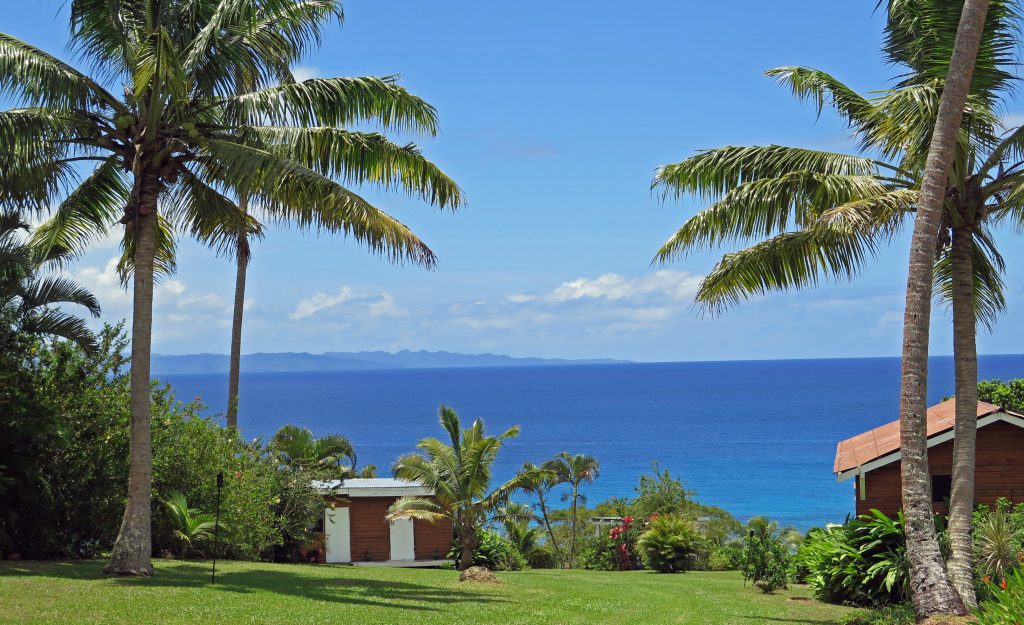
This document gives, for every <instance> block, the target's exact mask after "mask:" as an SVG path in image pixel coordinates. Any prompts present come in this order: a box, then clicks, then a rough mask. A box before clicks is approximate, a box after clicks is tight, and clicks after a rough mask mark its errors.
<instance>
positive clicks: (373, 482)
mask: <svg viewBox="0 0 1024 625" xmlns="http://www.w3.org/2000/svg"><path fill="white" fill-rule="evenodd" d="M313 488H314V489H316V490H318V491H320V492H322V493H324V494H328V495H329V494H335V495H348V496H349V497H404V496H408V495H413V496H420V497H424V496H430V495H432V494H433V492H432V491H431V490H430V489H429V488H427V487H426V486H422V485H420V484H419V483H417V482H406V481H404V480H396V479H394V478H390V477H360V478H351V479H347V480H330V481H327V482H321V481H318V480H314V481H313Z"/></svg>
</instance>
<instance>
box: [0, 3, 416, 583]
mask: <svg viewBox="0 0 1024 625" xmlns="http://www.w3.org/2000/svg"><path fill="white" fill-rule="evenodd" d="M69 4H70V9H71V19H72V45H73V47H74V48H75V49H76V51H77V52H78V53H79V54H80V56H82V57H84V58H86V59H87V60H88V62H89V63H90V64H91V66H92V67H94V68H96V71H95V72H94V74H93V75H92V76H90V75H88V74H86V73H84V72H82V71H80V70H78V69H76V68H74V67H72V66H71V65H69V64H67V63H64V62H62V61H60V60H58V59H56V58H55V57H53V56H51V55H49V54H47V53H45V52H43V51H42V50H40V49H38V48H35V47H33V46H31V45H30V44H28V43H26V42H23V41H21V40H19V39H17V38H15V37H12V36H10V35H6V34H0V94H2V95H3V96H4V97H9V98H12V99H14V100H16V101H18V102H19V103H20V105H21V106H22V108H19V109H14V110H9V111H6V112H4V113H2V114H0V151H2V154H0V158H3V160H4V162H5V169H4V171H3V172H2V173H0V205H2V206H8V207H25V208H26V209H35V210H37V211H39V212H45V211H47V210H48V209H49V207H50V206H56V208H55V209H54V210H53V217H52V219H51V221H50V222H48V225H47V227H45V228H40V230H39V231H38V232H37V233H36V234H37V235H40V236H37V239H38V240H40V241H41V242H44V243H46V244H47V245H51V246H58V247H62V248H64V249H68V250H72V251H81V250H82V249H84V248H85V247H87V246H88V244H89V243H90V242H91V241H92V240H94V239H96V238H98V237H101V236H104V235H105V234H106V233H107V232H108V230H110V229H111V227H112V226H113V225H114V224H116V223H118V222H120V223H122V224H124V246H125V260H126V262H125V264H124V267H125V269H126V270H130V272H131V283H132V289H133V312H132V353H131V363H132V370H131V415H132V420H131V462H130V470H129V480H128V498H127V505H126V507H125V514H124V517H123V520H122V524H121V530H120V532H119V534H118V538H117V540H116V542H115V544H114V548H113V550H112V552H111V560H110V563H109V564H108V566H107V571H109V572H111V573H118V574H142V575H148V574H151V573H152V570H153V569H152V564H151V561H150V555H151V536H150V514H151V513H150V509H151V480H152V470H151V465H152V448H151V440H150V415H149V374H150V345H151V337H152V323H153V305H152V304H153V280H154V276H155V275H156V273H157V271H158V270H166V269H169V268H171V267H172V266H173V255H172V252H173V233H174V231H176V230H177V231H184V232H187V233H189V234H192V235H194V236H196V237H198V238H200V239H202V240H203V241H205V242H207V243H208V244H211V245H215V246H216V245H218V242H220V244H223V245H230V242H231V241H232V239H233V237H235V236H236V235H237V233H238V232H239V231H240V230H242V229H253V228H254V226H253V221H252V219H251V218H248V217H247V216H246V215H244V214H242V213H241V212H240V211H238V210H237V207H236V206H235V204H234V203H233V202H232V201H231V199H230V198H229V195H230V194H231V193H232V192H233V191H236V190H239V189H244V190H246V192H247V194H248V197H249V201H250V202H252V203H254V204H258V205H259V206H260V208H261V210H264V211H267V213H268V214H270V215H276V216H279V217H280V218H281V219H287V220H288V221H291V222H298V223H302V224H309V225H311V226H313V227H315V226H317V225H319V224H320V223H323V222H325V221H326V220H325V216H330V220H331V221H334V222H338V223H341V222H343V223H345V228H344V231H345V232H346V233H349V234H351V235H352V236H353V237H354V238H356V239H357V240H359V241H360V242H362V243H363V244H365V245H367V246H368V247H369V248H370V249H372V250H373V251H375V252H377V253H380V254H383V255H386V256H388V257H390V258H395V259H399V258H404V259H406V260H408V261H411V262H423V260H424V259H426V258H429V257H430V251H429V249H427V248H426V246H425V245H424V244H423V243H422V242H421V241H420V240H419V239H418V238H416V237H415V236H414V235H412V233H411V232H409V230H408V229H407V228H406V227H405V226H403V225H402V224H400V223H399V222H397V221H396V220H394V219H393V218H391V217H390V216H388V215H386V214H385V213H382V212H381V211H379V210H378V209H376V208H375V207H373V206H372V205H370V204H369V203H367V202H366V201H365V200H363V199H362V198H361V197H359V196H358V195H356V194H355V193H353V192H351V191H350V190H349V189H347V188H345V187H344V186H343V185H341V184H339V183H338V182H336V181H335V180H333V179H332V178H331V176H330V171H331V165H332V164H334V163H336V162H339V161H343V160H344V157H345V155H346V154H349V152H346V151H345V149H344V145H343V140H342V139H338V138H337V137H338V135H339V134H340V135H341V136H344V131H342V130H340V128H343V127H344V126H346V125H347V124H350V123H352V122H353V121H354V120H374V121H377V122H379V123H381V124H382V125H385V126H388V127H396V128H403V129H405V128H409V129H414V128H423V127H428V128H434V127H436V114H435V111H434V109H433V108H432V107H431V106H430V105H429V104H427V103H425V102H424V101H422V100H421V99H419V98H416V97H415V96H413V95H411V94H409V93H408V92H406V91H405V90H404V89H402V88H401V87H399V86H398V85H397V84H396V83H395V81H394V79H392V78H322V79H311V80H307V81H303V82H301V83H289V82H287V81H285V82H284V83H282V80H281V78H282V77H281V76H280V75H279V74H280V72H279V71H278V70H279V69H280V68H282V67H286V66H288V64H289V63H290V62H291V61H292V60H294V59H295V58H296V56H297V51H299V50H303V49H306V48H307V47H308V45H309V44H311V43H313V42H315V41H316V40H317V38H318V37H319V34H320V32H321V29H322V26H323V25H324V24H325V23H327V21H328V20H329V19H331V18H333V17H335V16H337V14H338V5H337V2H336V1H333V0H308V1H301V2H300V1H298V0H190V1H189V2H167V1H165V0H119V1H118V2H113V3H112V2H102V1H97V0H71V2H70V3H69ZM238 76H244V77H246V79H247V80H248V81H250V84H251V85H252V90H251V91H250V92H249V93H245V94H243V95H237V94H236V93H235V88H236V80H237V77H238ZM115 94H117V95H115ZM297 145H298V146H310V145H317V146H319V147H318V148H317V149H315V150H311V154H310V155H309V156H310V157H311V158H310V159H309V161H308V162H302V161H301V160H298V159H296V158H294V150H295V146H297ZM88 163H92V164H94V165H95V169H93V170H92V171H91V173H89V174H88V175H87V176H85V178H84V180H81V181H80V184H78V186H77V187H76V186H75V183H76V182H77V180H76V177H75V174H76V173H77V171H78V170H77V169H76V168H77V167H79V166H81V165H82V164H88Z"/></svg>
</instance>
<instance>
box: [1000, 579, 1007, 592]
mask: <svg viewBox="0 0 1024 625" xmlns="http://www.w3.org/2000/svg"><path fill="white" fill-rule="evenodd" d="M999 587H1000V588H1002V589H1003V590H1006V580H1005V579H1004V580H1003V581H1001V582H999Z"/></svg>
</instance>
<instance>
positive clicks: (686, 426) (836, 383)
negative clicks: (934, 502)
mask: <svg viewBox="0 0 1024 625" xmlns="http://www.w3.org/2000/svg"><path fill="white" fill-rule="evenodd" d="M980 377H981V378H982V379H992V378H999V379H1008V378H1013V377H1024V355H1012V356H984V357H982V358H981V362H980ZM162 379H163V380H164V381H167V382H170V383H171V384H172V385H173V386H174V388H175V390H176V392H177V394H178V396H179V397H180V398H182V399H191V398H192V397H193V396H199V397H201V398H202V400H203V401H204V402H205V403H206V404H207V405H208V406H209V414H211V415H216V414H220V413H223V411H224V408H225V405H226V398H225V395H226V394H227V376H226V375H224V374H195V375H165V376H162ZM929 386H930V399H931V400H932V403H934V402H937V401H939V400H940V399H941V398H942V397H943V396H945V395H949V394H951V393H952V388H953V376H952V360H951V359H950V358H948V357H937V358H933V360H932V366H931V374H930V384H929ZM898 394H899V360H898V359H896V358H869V359H834V360H780V361H736V362H695V363H663V364H614V365H580V366H572V365H569V366H550V367H504V368H462V369H401V370H384V371H381V370H377V371H343V372H322V373H309V372H301V373H253V374H243V376H242V380H241V391H240V395H241V400H240V410H239V424H240V426H241V428H242V430H243V432H244V433H245V435H246V436H247V437H256V436H269V435H270V434H272V433H273V432H274V431H275V430H276V429H277V428H278V427H280V426H282V425H284V424H286V423H294V424H297V425H301V426H304V427H308V428H310V429H311V430H313V431H314V432H316V433H318V434H325V433H331V432H337V433H341V434H344V435H345V436H347V437H349V439H350V440H352V442H353V443H354V445H355V447H356V451H357V454H358V457H359V463H360V464H361V465H362V464H368V463H372V464H376V465H378V466H379V467H381V468H382V471H381V474H382V475H388V474H389V471H388V467H390V465H391V463H392V461H394V459H395V458H396V457H398V456H399V455H401V454H403V453H405V452H408V451H412V450H413V449H414V447H415V445H416V441H417V440H419V439H420V438H422V437H425V436H442V435H443V432H442V431H441V429H440V426H439V425H438V422H437V409H438V406H439V405H440V404H441V403H442V402H443V403H446V404H448V405H451V406H453V407H454V408H455V409H456V410H457V411H458V412H459V414H460V415H461V416H462V417H463V419H464V422H466V423H468V422H469V421H470V420H471V419H472V418H475V417H482V418H484V420H485V422H486V425H487V428H488V430H490V431H492V432H495V433H497V432H499V431H502V430H504V429H505V428H507V427H509V426H511V425H514V424H518V425H520V426H522V434H521V435H520V436H519V437H518V438H516V439H513V440H512V441H510V442H509V443H508V445H507V446H506V448H505V449H504V450H502V452H501V453H500V455H499V465H498V467H497V476H496V477H498V478H507V477H508V476H510V475H511V474H512V473H513V472H514V471H515V470H516V468H518V467H519V466H520V465H522V464H523V463H524V462H537V463H539V462H541V461H543V460H545V459H547V458H549V457H550V456H551V455H552V454H554V453H556V452H558V451H563V450H564V451H569V452H571V453H581V452H582V453H588V454H592V455H594V456H597V458H598V459H599V460H600V462H601V473H600V476H599V478H598V479H597V481H596V482H595V483H594V484H593V485H592V486H590V487H588V488H587V490H586V494H587V496H588V498H589V501H590V502H591V503H596V502H598V501H600V500H603V499H606V498H609V497H611V496H613V495H614V496H617V497H620V498H621V497H629V496H632V495H633V494H634V493H633V487H634V485H635V484H636V481H637V477H638V476H639V475H640V474H641V473H643V472H645V471H649V470H650V468H651V463H652V462H655V461H657V462H658V463H659V466H660V467H661V468H663V469H670V470H671V471H672V473H673V474H676V475H678V476H680V477H681V478H682V479H683V480H684V482H685V483H686V486H687V487H688V488H690V489H693V490H694V491H696V493H697V495H696V499H697V500H698V501H701V502H703V503H707V504H713V505H717V506H721V507H723V508H726V509H727V510H729V511H730V512H732V513H733V514H735V515H736V516H737V517H738V518H740V519H745V518H748V517H750V516H754V515H768V516H771V517H773V518H775V519H778V520H779V521H780V522H782V523H783V524H792V525H795V526H797V527H799V528H808V527H811V526H814V525H819V524H822V523H827V522H841V521H842V520H843V519H844V517H845V516H846V515H847V514H848V513H849V512H851V511H852V509H853V483H852V482H844V483H842V484H838V483H836V481H835V477H834V476H833V475H832V461H833V458H834V455H835V448H836V443H837V442H838V441H840V440H842V439H844V438H847V437H849V436H853V435H855V434H859V433H860V432H863V431H865V430H867V429H870V428H873V427H875V426H878V425H881V424H883V423H886V422H888V421H892V420H895V419H896V418H897V417H898Z"/></svg>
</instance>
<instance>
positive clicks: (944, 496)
mask: <svg viewBox="0 0 1024 625" xmlns="http://www.w3.org/2000/svg"><path fill="white" fill-rule="evenodd" d="M952 492H953V476H952V475H933V476H932V503H945V502H946V501H947V500H948V499H949V495H950V493H952Z"/></svg>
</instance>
